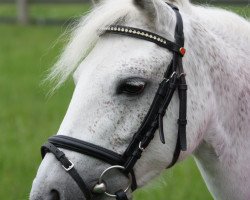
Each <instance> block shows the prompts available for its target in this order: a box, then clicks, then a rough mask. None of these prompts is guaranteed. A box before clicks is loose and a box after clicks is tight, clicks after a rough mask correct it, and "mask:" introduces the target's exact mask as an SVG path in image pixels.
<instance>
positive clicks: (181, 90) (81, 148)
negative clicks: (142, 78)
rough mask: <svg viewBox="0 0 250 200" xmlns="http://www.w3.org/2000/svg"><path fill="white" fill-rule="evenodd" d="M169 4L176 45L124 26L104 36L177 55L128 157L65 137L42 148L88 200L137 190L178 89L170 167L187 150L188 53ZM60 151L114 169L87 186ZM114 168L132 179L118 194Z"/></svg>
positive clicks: (122, 199) (54, 138)
mask: <svg viewBox="0 0 250 200" xmlns="http://www.w3.org/2000/svg"><path fill="white" fill-rule="evenodd" d="M169 5H170V6H171V8H172V9H173V10H174V12H175V14H176V19H177V23H176V28H175V42H171V41H169V40H167V39H165V38H163V37H161V36H159V35H157V34H155V33H152V32H149V31H145V30H142V29H138V28H133V27H127V26H120V25H112V26H110V27H108V28H105V30H104V32H103V34H119V35H125V36H129V37H133V38H139V39H142V40H147V41H150V42H153V43H155V44H157V45H159V46H160V47H163V48H166V49H168V50H169V51H171V52H172V53H173V58H172V61H171V63H170V65H169V66H168V68H167V70H166V72H165V74H164V77H163V80H162V82H161V83H160V84H159V87H158V90H157V92H156V94H155V97H154V100H153V103H152V104H151V106H150V108H149V111H148V113H147V115H146V116H145V118H144V120H143V122H142V124H141V126H140V128H139V129H138V131H137V132H136V133H135V134H134V136H133V138H132V141H131V142H130V144H129V146H128V147H127V149H126V151H125V152H124V154H123V155H120V154H118V153H116V152H113V151H111V150H108V149H105V148H103V147H100V146H97V145H95V144H92V143H88V142H85V141H82V140H78V139H76V138H72V137H68V136H64V135H56V136H52V137H50V138H49V139H48V142H47V143H45V144H44V145H43V146H42V148H41V152H42V157H43V158H44V156H45V155H46V153H48V152H51V153H53V154H54V155H55V157H56V159H57V160H58V161H60V162H61V164H62V166H63V168H64V169H65V170H66V171H67V172H68V173H69V174H70V176H71V177H72V178H73V179H74V180H75V182H76V183H77V184H78V186H79V188H80V189H81V191H82V192H83V194H84V196H85V198H86V199H88V200H89V199H92V198H93V195H96V194H103V193H105V194H106V195H108V196H110V197H114V198H116V199H117V200H126V199H128V198H127V195H126V192H127V191H128V190H129V189H130V188H131V189H132V190H135V189H136V188H137V183H136V177H135V173H134V171H133V168H134V166H135V164H136V162H137V161H138V160H139V159H140V157H141V155H142V153H143V151H144V150H145V149H146V148H147V146H148V145H149V143H150V142H151V140H152V139H153V138H154V135H155V132H156V130H157V129H158V130H159V134H160V140H161V142H162V143H163V144H165V138H164V130H163V117H164V115H165V113H166V110H167V108H168V106H169V104H170V101H171V99H172V97H173V94H174V92H175V91H176V90H177V89H178V94H179V119H178V136H177V142H176V148H175V151H174V155H173V159H172V162H171V164H170V165H169V166H168V168H170V167H172V166H173V165H174V164H175V163H176V162H177V160H178V158H179V155H180V152H181V151H186V148H187V141H186V125H187V120H186V113H187V84H186V80H185V74H184V71H183V65H182V57H183V56H184V54H185V49H184V33H183V21H182V17H181V15H180V13H179V10H178V8H177V7H175V6H173V5H171V4H169ZM58 148H62V149H67V150H71V151H74V152H78V153H81V154H85V155H88V156H91V157H94V158H97V159H99V160H102V161H104V162H106V163H109V164H110V165H111V167H109V168H108V169H106V170H105V171H104V172H103V173H102V174H101V176H100V178H99V180H98V181H97V183H96V184H95V185H94V186H92V187H90V185H89V184H86V182H85V181H84V180H83V179H82V178H81V176H80V175H79V173H78V172H77V170H76V169H75V167H74V164H73V163H72V162H71V161H70V160H69V159H68V158H67V157H66V156H65V154H64V153H63V152H62V151H61V150H59V149H58ZM113 169H119V170H120V171H121V172H122V173H124V174H125V175H126V176H127V177H128V178H129V185H128V187H127V188H126V189H125V190H122V189H121V190H119V191H117V192H116V193H115V194H110V193H108V191H107V185H106V183H105V182H104V181H103V176H104V175H105V174H106V173H107V172H109V171H110V170H113Z"/></svg>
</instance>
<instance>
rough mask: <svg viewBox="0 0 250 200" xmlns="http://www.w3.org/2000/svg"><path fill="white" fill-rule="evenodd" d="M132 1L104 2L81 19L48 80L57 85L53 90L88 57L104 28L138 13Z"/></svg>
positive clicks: (110, 0) (107, 0)
mask: <svg viewBox="0 0 250 200" xmlns="http://www.w3.org/2000/svg"><path fill="white" fill-rule="evenodd" d="M132 1H133V0H119V1H118V0H104V1H102V3H100V4H99V5H98V6H96V7H94V8H93V10H92V11H91V12H90V13H89V14H87V15H86V16H84V17H82V18H81V19H80V21H79V23H78V24H77V25H76V26H75V27H74V28H73V30H72V33H71V36H70V39H69V43H68V44H67V45H66V47H65V48H64V50H63V52H62V54H61V56H60V57H59V59H58V61H57V62H56V63H55V65H54V66H53V67H52V69H51V70H50V73H49V75H48V77H47V78H46V80H48V81H52V82H53V83H54V84H55V86H54V88H53V90H55V89H57V88H59V87H60V86H61V85H62V84H63V83H64V82H65V81H66V80H67V78H68V77H69V76H70V75H71V74H72V73H73V72H74V71H75V70H76V68H77V67H78V65H79V64H80V63H81V61H82V60H84V58H85V57H86V56H87V55H88V53H89V52H90V51H91V49H92V48H93V47H94V45H95V44H96V42H97V41H98V38H99V34H100V32H101V31H100V30H101V29H102V28H104V27H107V26H110V25H112V24H114V23H116V22H117V21H119V20H120V19H122V18H124V17H125V16H127V15H129V14H131V13H134V12H135V11H136V7H135V6H134V5H133V2H132Z"/></svg>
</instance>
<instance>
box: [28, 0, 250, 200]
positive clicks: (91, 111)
mask: <svg viewBox="0 0 250 200" xmlns="http://www.w3.org/2000/svg"><path fill="white" fill-rule="evenodd" d="M167 2H168V3H171V4H174V5H176V6H178V8H179V10H180V13H181V15H182V18H183V24H184V34H185V48H186V49H187V53H186V55H185V57H184V58H183V67H184V70H185V73H186V80H187V84H188V87H189V88H188V101H187V119H188V125H187V151H183V152H181V156H180V157H179V160H178V162H181V161H182V160H184V159H186V158H187V157H188V156H191V155H193V156H194V158H195V160H196V163H197V166H198V168H199V170H200V172H201V174H202V176H203V178H204V180H205V182H206V185H207V187H208V189H209V191H210V192H211V194H212V196H213V198H214V199H217V200H235V199H238V200H248V199H250V190H249V186H250V161H249V160H250V132H249V130H250V123H249V122H250V121H249V119H250V57H249V55H250V48H249V45H250V23H249V21H247V20H246V19H244V18H242V17H240V16H238V15H236V14H234V13H231V12H229V11H225V10H222V9H218V8H209V7H202V6H197V5H193V4H192V3H190V2H189V1H188V0H168V1H167ZM114 24H119V25H125V26H132V27H138V28H141V29H144V30H148V31H151V32H154V33H157V34H159V35H161V36H163V37H165V38H167V39H168V40H170V41H174V29H175V24H176V17H175V13H174V11H173V10H172V9H171V8H170V7H169V5H168V4H166V2H164V1H163V0H119V1H117V0H103V1H101V2H100V3H98V5H97V6H96V7H94V8H93V10H92V11H91V12H90V13H89V14H88V15H87V16H85V17H84V18H82V19H81V20H80V22H79V24H78V25H77V26H76V27H75V29H74V31H73V32H72V35H71V37H70V38H71V39H70V41H69V43H68V45H67V46H66V47H65V49H64V51H63V53H62V55H61V57H60V58H59V60H58V62H57V63H56V64H55V66H54V67H53V68H52V70H51V73H50V74H49V77H48V79H50V80H54V81H56V84H55V87H54V89H57V88H59V87H60V85H62V84H63V83H64V82H65V81H66V80H67V78H68V77H69V76H71V75H72V76H73V79H74V82H75V90H74V94H73V97H72V100H71V102H70V105H69V108H68V111H67V113H66V115H65V117H64V120H63V122H62V124H61V126H60V128H59V130H58V132H57V134H58V135H66V136H71V137H74V138H77V139H80V140H84V141H87V142H91V143H94V144H96V145H99V146H102V147H105V148H107V149H110V150H113V151H115V152H117V153H122V152H124V150H125V149H126V147H127V145H128V143H129V141H131V139H132V136H133V133H134V132H135V131H136V130H137V128H138V127H139V125H140V124H141V123H142V120H143V118H144V116H145V115H146V113H147V111H148V109H149V107H150V104H151V103H152V100H153V97H154V94H155V92H156V90H157V86H158V84H159V81H160V80H161V78H162V77H163V73H164V72H165V68H166V66H167V65H169V63H170V61H171V58H172V53H171V52H169V51H168V50H166V49H164V48H161V47H159V46H157V45H156V44H154V43H151V42H148V41H144V40H138V39H135V38H131V37H125V36H121V35H112V34H106V35H103V36H100V35H101V30H102V29H103V28H105V27H109V26H111V25H114ZM138 78H139V80H140V81H139V82H140V83H142V84H143V85H144V87H143V88H142V89H141V90H140V92H136V93H130V91H129V89H128V90H126V88H125V89H123V90H119V88H121V84H124V83H126V84H127V85H126V87H128V88H130V87H132V88H137V86H138V83H137V80H138ZM131 79H132V80H134V81H132V82H129V83H127V81H128V80H131ZM177 101H178V94H174V96H173V99H172V101H171V103H170V106H169V108H168V110H167V114H166V115H165V116H164V129H165V130H166V132H167V134H166V144H165V145H162V144H161V142H160V139H159V135H158V134H156V135H155V138H154V139H153V141H152V142H151V143H150V145H149V147H148V148H147V149H146V151H145V152H144V153H143V156H142V158H141V159H140V160H139V161H138V162H137V164H136V166H135V175H136V178H137V181H138V186H139V187H143V186H144V185H145V184H146V183H147V182H149V181H150V180H151V179H152V178H153V177H156V176H157V175H159V174H160V172H161V171H162V170H164V169H165V167H166V166H168V165H169V164H170V162H171V160H172V157H173V152H174V149H175V144H176V140H177V134H176V127H177V125H176V120H177V118H178V116H177V115H178V105H177V104H178V103H177ZM64 152H65V154H66V155H67V157H68V158H70V160H71V161H72V162H74V164H75V167H76V168H77V170H78V172H79V173H80V175H81V176H82V177H83V178H84V179H85V180H87V181H89V182H90V181H91V180H93V177H99V175H100V173H101V172H102V171H103V170H104V169H106V168H107V167H109V165H108V164H107V163H104V162H102V161H100V160H98V159H95V158H92V157H89V156H86V155H82V154H78V153H75V152H72V151H68V150H65V151H64ZM126 182H127V180H125V179H124V178H122V177H121V176H119V175H118V174H117V173H114V174H113V176H112V177H111V178H110V180H109V184H108V185H111V186H112V187H113V188H116V187H117V188H120V186H121V185H123V184H126ZM129 198H130V199H132V194H131V195H130V197H129ZM30 199H31V200H43V199H53V200H57V199H62V200H63V199H72V200H74V199H84V197H83V195H82V194H81V191H80V189H79V188H78V187H77V185H76V183H75V182H74V181H73V179H71V178H70V177H69V175H68V174H67V173H66V172H65V171H64V170H62V167H61V166H60V164H59V163H58V162H57V161H56V159H55V157H54V155H52V154H47V155H46V157H45V158H44V159H43V161H42V163H41V165H40V167H39V169H38V172H37V175H36V178H35V179H34V181H33V185H32V190H31V193H30ZM96 199H104V200H105V199H112V198H111V197H108V196H103V195H101V196H99V197H96Z"/></svg>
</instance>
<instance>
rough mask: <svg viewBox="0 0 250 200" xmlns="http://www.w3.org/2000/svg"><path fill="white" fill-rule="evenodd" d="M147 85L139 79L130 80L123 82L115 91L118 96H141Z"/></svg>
mask: <svg viewBox="0 0 250 200" xmlns="http://www.w3.org/2000/svg"><path fill="white" fill-rule="evenodd" d="M146 85H147V83H146V82H145V80H143V79H141V78H130V79H127V80H125V81H123V82H122V83H121V84H120V85H119V86H118V89H117V93H118V94H127V95H132V96H133V95H139V94H141V93H142V92H143V91H144V89H145V87H146Z"/></svg>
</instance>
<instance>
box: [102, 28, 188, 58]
mask: <svg viewBox="0 0 250 200" xmlns="http://www.w3.org/2000/svg"><path fill="white" fill-rule="evenodd" d="M105 33H113V34H120V35H127V36H130V37H134V38H140V39H143V40H148V41H151V42H154V43H156V44H157V45H159V46H161V47H164V48H167V49H168V50H170V51H174V52H177V53H179V54H181V55H182V56H184V54H185V52H186V51H185V49H184V48H183V47H182V46H179V45H178V44H176V43H174V42H171V41H169V40H167V39H165V38H164V37H162V36H160V35H157V34H155V33H152V32H149V31H145V30H142V29H139V28H133V27H127V26H120V25H112V26H109V27H107V28H104V29H103V34H105Z"/></svg>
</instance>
